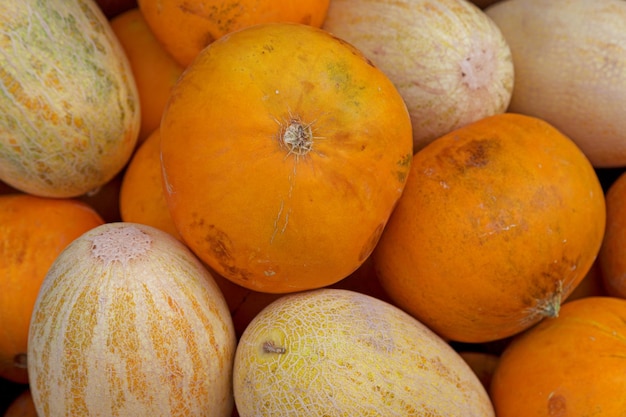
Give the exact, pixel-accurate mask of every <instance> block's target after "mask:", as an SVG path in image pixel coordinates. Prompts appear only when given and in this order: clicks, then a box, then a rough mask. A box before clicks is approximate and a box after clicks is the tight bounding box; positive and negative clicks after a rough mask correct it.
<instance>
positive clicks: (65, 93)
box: [0, 0, 140, 197]
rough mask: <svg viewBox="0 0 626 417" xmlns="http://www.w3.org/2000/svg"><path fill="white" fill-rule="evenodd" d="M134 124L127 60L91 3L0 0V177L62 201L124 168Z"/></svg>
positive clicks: (83, 0)
mask: <svg viewBox="0 0 626 417" xmlns="http://www.w3.org/2000/svg"><path fill="white" fill-rule="evenodd" d="M139 122H140V109H139V101H138V93H137V90H136V86H135V83H134V79H133V76H132V72H131V69H130V66H129V64H128V61H127V58H126V56H125V55H124V52H123V49H122V48H121V46H120V45H119V42H118V40H117V38H115V36H114V34H113V32H112V30H111V28H110V26H109V24H108V21H107V20H106V18H105V17H104V15H103V14H102V12H101V11H100V9H99V8H98V6H97V4H96V3H95V2H94V1H93V0H70V1H67V0H48V1H38V0H25V1H8V2H2V3H1V4H0V180H2V181H4V182H6V183H8V184H10V185H11V186H13V187H15V188H17V189H20V190H22V191H26V192H29V193H32V194H36V195H41V196H49V197H71V196H78V195H81V194H84V193H86V192H88V191H91V190H93V189H96V188H98V187H100V186H101V185H103V184H105V183H106V182H107V181H109V180H110V179H111V178H113V176H114V175H115V174H116V173H117V172H119V170H121V169H122V168H123V166H124V165H125V164H126V162H127V161H128V159H129V158H130V155H131V153H132V151H133V149H134V147H135V144H136V141H137V137H138V133H139Z"/></svg>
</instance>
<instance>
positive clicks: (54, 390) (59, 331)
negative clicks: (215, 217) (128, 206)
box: [27, 222, 236, 417]
mask: <svg viewBox="0 0 626 417" xmlns="http://www.w3.org/2000/svg"><path fill="white" fill-rule="evenodd" d="M235 344H236V340H235V332H234V326H233V323H232V319H231V317H230V313H229V310H228V307H227V305H226V301H225V300H224V297H223V295H222V293H221V292H220V290H219V287H218V286H217V284H216V283H215V281H214V280H213V278H212V277H211V275H210V273H209V272H208V270H207V269H206V268H205V267H204V266H203V265H202V264H201V263H200V261H198V260H197V258H195V257H194V256H193V255H192V254H191V252H190V251H189V250H188V249H187V248H186V247H185V246H184V245H183V244H182V243H180V242H179V241H178V240H177V239H175V238H174V237H172V236H171V235H169V234H167V233H165V232H162V231H160V230H158V229H155V228H152V227H150V226H144V225H139V224H133V223H122V222H120V223H106V224H104V225H102V226H100V227H96V228H95V229H92V230H90V231H89V232H87V233H85V234H83V235H82V236H81V237H79V238H78V239H76V240H74V241H73V242H72V243H71V244H70V245H69V246H68V247H67V248H66V249H65V251H63V252H62V253H61V255H60V256H59V257H58V258H57V260H56V261H55V262H54V264H53V265H52V267H51V269H50V270H49V272H48V274H47V275H46V278H45V279H44V282H43V284H42V286H41V289H40V293H39V296H38V298H37V301H36V303H35V307H34V310H33V315H32V319H31V325H30V330H29V338H28V360H27V362H28V374H29V378H30V387H31V393H32V396H33V401H34V403H35V406H36V408H37V414H38V415H39V416H40V417H57V416H92V417H94V416H128V417H130V416H132V417H138V416H153V417H154V416H164V417H165V416H167V417H169V416H186V417H187V416H203V417H226V416H230V415H231V412H232V409H233V396H232V385H231V384H232V364H233V358H234V352H235Z"/></svg>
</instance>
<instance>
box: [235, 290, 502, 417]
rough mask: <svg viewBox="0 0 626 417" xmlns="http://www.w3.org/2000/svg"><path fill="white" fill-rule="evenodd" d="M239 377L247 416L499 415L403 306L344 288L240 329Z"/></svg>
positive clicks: (468, 373)
mask: <svg viewBox="0 0 626 417" xmlns="http://www.w3.org/2000/svg"><path fill="white" fill-rule="evenodd" d="M233 380H234V384H233V386H234V395H235V403H236V406H237V410H238V412H239V415H240V416H241V417H253V416H254V417H261V416H281V417H289V416H294V417H295V416H307V417H317V416H319V417H322V416H324V417H333V416H346V417H347V416H350V417H352V416H359V417H365V416H385V417H392V416H401V417H407V416H449V417H453V416H454V417H464V416H472V417H479V416H480V417H486V416H494V411H493V408H492V405H491V402H490V400H489V397H488V396H487V393H486V391H485V389H484V387H483V386H482V384H481V382H480V380H479V379H478V377H477V376H476V375H475V374H474V372H473V371H472V369H471V368H470V367H469V366H468V364H467V363H466V362H465V361H464V360H463V359H462V358H461V356H460V355H459V354H457V353H456V352H455V351H454V350H453V349H452V348H451V347H450V345H448V344H447V343H446V342H445V341H444V340H442V339H441V338H439V337H438V336H437V335H435V334H434V333H433V332H432V331H430V330H429V329H428V328H427V327H425V326H424V325H422V324H421V323H420V322H418V321H417V320H415V319H414V318H412V317H411V316H409V315H408V314H406V313H405V312H403V311H402V310H400V309H398V308H397V307H394V306H392V305H391V304H388V303H386V302H384V301H382V300H380V299H377V298H374V297H371V296H368V295H365V294H362V293H358V292H354V291H350V290H343V289H329V288H326V289H319V290H312V291H309V292H304V293H297V294H289V295H286V296H283V297H281V298H279V299H278V300H276V301H274V302H273V303H271V304H270V305H268V306H267V307H266V308H265V309H263V310H262V311H261V312H260V313H259V314H258V315H257V316H256V317H255V318H254V319H253V320H252V321H251V322H250V324H249V325H248V327H247V328H246V330H245V331H244V333H243V334H242V335H241V338H240V341H239V345H238V347H237V351H236V354H235V364H234V374H233Z"/></svg>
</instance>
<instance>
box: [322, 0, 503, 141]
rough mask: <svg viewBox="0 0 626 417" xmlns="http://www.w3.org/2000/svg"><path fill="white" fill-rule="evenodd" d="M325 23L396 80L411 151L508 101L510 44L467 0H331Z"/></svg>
mask: <svg viewBox="0 0 626 417" xmlns="http://www.w3.org/2000/svg"><path fill="white" fill-rule="evenodd" d="M323 28H324V29H326V30H328V31H330V32H332V33H333V34H334V35H336V36H338V37H340V38H342V39H344V40H346V41H348V42H350V43H352V44H353V45H354V46H356V47H357V48H359V49H360V50H361V51H362V52H363V53H364V54H365V55H366V56H367V57H368V58H369V59H370V60H371V61H372V62H373V63H374V64H376V66H378V67H379V68H380V69H381V70H383V72H384V73H385V74H387V76H388V77H389V78H390V79H391V81H393V83H394V84H395V85H396V87H397V88H398V91H399V92H400V94H401V95H402V97H403V98H404V100H405V102H406V104H407V107H408V110H409V113H410V115H411V122H412V124H413V145H414V150H415V151H418V150H419V149H421V148H423V147H424V146H425V145H426V144H427V143H429V142H431V141H432V140H434V139H435V138H437V137H439V136H443V135H444V134H446V133H448V132H450V131H452V130H454V129H456V128H459V127H462V126H464V125H467V124H469V123H471V122H474V121H476V120H479V119H482V118H483V117H487V116H491V115H494V114H498V113H502V112H504V111H505V110H506V108H507V105H508V104H509V100H510V98H511V93H512V91H513V63H512V60H511V55H510V51H509V47H508V45H507V44H506V42H505V40H504V37H503V36H502V34H501V33H500V30H499V29H498V27H497V26H496V25H495V24H494V23H493V22H492V21H491V19H489V17H487V15H485V13H483V12H482V11H481V10H480V9H479V8H478V7H477V6H475V5H474V4H472V3H470V2H469V1H466V0H333V1H331V3H330V7H329V9H328V15H327V17H326V21H325V23H324V26H323Z"/></svg>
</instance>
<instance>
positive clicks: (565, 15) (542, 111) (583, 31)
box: [485, 0, 626, 167]
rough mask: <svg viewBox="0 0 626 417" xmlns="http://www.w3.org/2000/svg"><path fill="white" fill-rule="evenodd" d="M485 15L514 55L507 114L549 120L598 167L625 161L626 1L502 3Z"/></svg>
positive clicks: (514, 0) (518, 0) (512, 0)
mask: <svg viewBox="0 0 626 417" xmlns="http://www.w3.org/2000/svg"><path fill="white" fill-rule="evenodd" d="M485 13H486V14H487V15H488V16H490V17H491V18H492V19H493V20H494V22H495V23H496V24H497V25H498V26H499V27H500V29H501V31H502V33H503V35H504V37H505V38H506V40H507V43H508V44H509V47H510V49H511V52H512V55H513V62H514V65H515V87H514V89H513V96H512V98H511V105H510V111H512V112H517V113H523V114H528V115H531V116H536V117H539V118H541V119H544V120H546V121H548V122H550V123H551V124H552V125H553V126H555V127H557V128H558V129H559V130H561V131H562V132H563V133H565V134H566V135H567V136H569V137H570V138H571V139H572V140H573V141H574V142H576V144H577V145H578V146H579V147H580V148H581V149H582V150H583V152H584V153H585V154H586V155H587V157H588V158H589V160H590V161H591V163H592V164H593V165H594V166H596V167H617V166H624V165H626V117H624V109H626V30H625V28H626V1H623V0H549V1H546V0H507V1H500V2H498V3H496V4H494V5H492V6H490V7H488V8H487V9H485Z"/></svg>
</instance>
